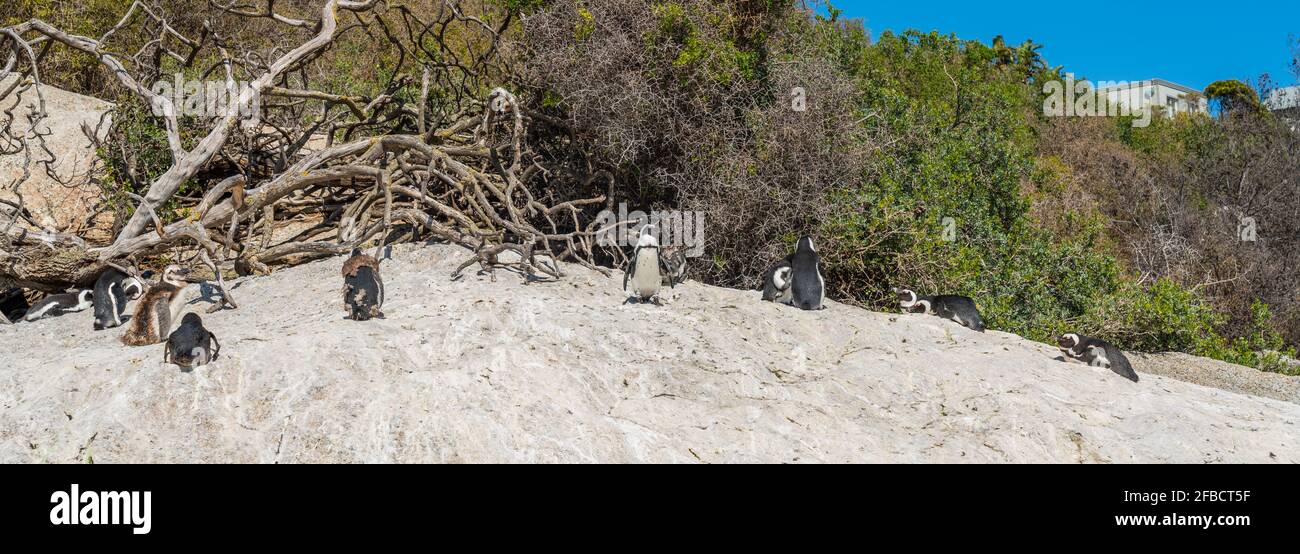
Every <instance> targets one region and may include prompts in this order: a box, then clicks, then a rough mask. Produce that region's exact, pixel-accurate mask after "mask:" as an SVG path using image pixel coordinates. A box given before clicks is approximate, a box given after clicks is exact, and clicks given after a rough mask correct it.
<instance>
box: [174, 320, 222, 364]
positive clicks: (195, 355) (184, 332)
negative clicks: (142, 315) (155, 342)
mask: <svg viewBox="0 0 1300 554" xmlns="http://www.w3.org/2000/svg"><path fill="white" fill-rule="evenodd" d="M220 352H221V343H220V342H217V336H216V335H213V334H212V333H211V332H210V331H208V330H207V328H205V327H203V318H200V317H199V314H196V313H188V314H185V317H184V318H182V319H181V324H180V326H179V327H177V328H176V330H175V331H172V333H171V335H170V336H168V337H167V346H166V347H165V348H163V360H164V361H165V362H167V363H170V364H176V365H178V366H180V367H181V369H184V370H189V369H194V368H195V367H202V366H205V365H208V363H209V362H211V361H213V360H216V359H217V355H218V354H219V353H220Z"/></svg>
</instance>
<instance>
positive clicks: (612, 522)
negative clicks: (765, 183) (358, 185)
mask: <svg viewBox="0 0 1300 554" xmlns="http://www.w3.org/2000/svg"><path fill="white" fill-rule="evenodd" d="M3 471H4V475H5V476H6V477H7V479H5V488H6V489H7V490H6V494H5V495H4V498H5V500H4V502H3V507H2V508H0V529H3V530H4V531H6V534H7V535H8V536H9V537H12V538H16V539H22V538H31V539H36V540H58V541H72V542H90V543H93V544H101V545H109V544H112V545H117V544H125V545H140V546H146V545H148V546H153V547H160V548H166V547H173V546H177V545H180V544H186V545H194V544H195V543H194V539H195V538H196V537H201V538H202V540H201V543H200V544H201V545H202V546H205V547H213V546H220V545H223V544H230V545H244V546H247V545H249V544H252V543H249V542H248V541H249V540H250V539H249V537H251V536H257V537H261V538H259V539H257V542H256V544H258V545H266V544H274V543H276V542H285V543H292V544H295V545H298V546H304V545H309V544H322V545H326V546H338V543H336V542H335V541H338V540H341V539H352V538H355V539H366V538H374V537H384V538H386V539H406V538H409V539H416V540H421V541H429V540H430V539H431V537H437V538H438V540H439V541H446V540H455V541H457V542H456V544H462V543H461V542H460V541H461V540H474V541H489V542H490V544H491V545H497V546H500V545H502V544H503V543H509V542H516V541H519V542H520V544H521V545H528V546H540V545H542V544H548V545H551V546H555V545H573V546H577V545H582V544H590V545H592V546H600V545H602V544H603V545H604V546H605V547H608V548H615V547H616V546H617V548H618V549H621V548H624V547H626V546H638V547H647V546H651V547H653V546H662V547H674V548H685V547H688V546H690V547H698V546H702V545H703V544H706V543H707V542H715V543H719V544H724V545H728V546H732V547H734V546H738V545H740V544H756V545H760V546H768V547H772V546H775V545H776V544H779V543H780V542H783V541H796V542H795V544H802V545H803V546H804V547H812V546H816V545H818V544H825V545H826V546H827V547H828V548H829V547H830V545H832V544H839V543H841V542H842V541H844V540H855V541H861V540H863V539H864V538H865V536H864V533H869V534H870V536H871V537H872V539H871V540H873V541H874V540H876V539H878V538H889V537H897V538H900V539H908V540H911V541H918V540H920V541H923V542H924V543H925V544H942V543H954V542H955V543H964V544H969V542H970V541H978V542H981V543H983V542H985V541H988V540H998V541H1010V542H1005V543H990V544H1008V545H1010V544H1020V543H1021V541H1028V540H1032V539H1034V538H1035V537H1050V538H1053V539H1054V540H1056V541H1058V542H1055V543H1053V544H1055V545H1059V546H1076V545H1081V544H1088V543H1093V542H1099V543H1108V542H1110V541H1114V540H1127V539H1130V538H1134V539H1137V538H1140V539H1149V540H1156V541H1160V542H1161V543H1162V544H1175V543H1187V544H1193V545H1199V546H1205V545H1208V544H1214V543H1220V542H1221V543H1223V544H1240V543H1239V541H1241V540H1257V539H1259V538H1261V537H1279V538H1281V537H1286V536H1290V534H1291V531H1292V530H1293V529H1294V527H1295V514H1296V501H1297V499H1298V498H1300V496H1298V495H1297V494H1296V493H1297V492H1300V485H1297V484H1296V479H1295V478H1294V474H1293V473H1294V468H1292V467H1289V466H1150V465H1145V466H1120V465H1117V466H1096V467H1092V466H1089V467H1080V466H919V465H918V466H835V467H816V468H809V467H770V466H761V467H713V468H699V467H659V466H656V467H649V466H562V467H537V466H527V467H521V466H472V467H445V466H7V467H5V468H4V470H3ZM596 531H599V532H601V533H619V534H621V533H631V535H628V537H629V538H631V537H634V536H635V537H638V538H636V539H635V541H634V543H632V544H626V545H622V546H619V545H614V544H610V543H608V542H607V541H608V539H599V540H598V539H597V535H596V534H593V533H595V532H596ZM687 537H690V538H689V542H687V543H682V542H677V541H682V540H687ZM855 537H856V538H855ZM182 540H183V541H187V542H185V543H179V542H176V541H182ZM601 541H606V542H601ZM798 541H802V542H798ZM1062 541H1063V542H1062ZM13 544H20V543H13ZM38 544H40V543H38ZM48 544H68V543H66V542H60V543H48ZM438 544H442V542H439V543H438ZM446 544H448V545H450V544H453V543H446ZM475 544H481V545H483V546H487V545H488V544H489V543H481V542H480V543H475ZM913 544H916V543H915V542H913Z"/></svg>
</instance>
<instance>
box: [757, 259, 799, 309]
mask: <svg viewBox="0 0 1300 554" xmlns="http://www.w3.org/2000/svg"><path fill="white" fill-rule="evenodd" d="M792 273H794V269H793V268H791V267H790V258H789V257H786V259H784V260H781V261H780V262H777V264H776V265H774V266H772V268H771V269H768V270H767V275H765V276H764V277H763V300H764V301H766V302H780V303H782V304H789V303H791V302H793V301H794V290H793V289H791V288H790V275H791V274H792Z"/></svg>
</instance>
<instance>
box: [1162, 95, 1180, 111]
mask: <svg viewBox="0 0 1300 554" xmlns="http://www.w3.org/2000/svg"><path fill="white" fill-rule="evenodd" d="M1165 106H1167V107H1168V108H1169V113H1178V99H1177V98H1174V97H1172V96H1170V97H1169V98H1166V99H1165Z"/></svg>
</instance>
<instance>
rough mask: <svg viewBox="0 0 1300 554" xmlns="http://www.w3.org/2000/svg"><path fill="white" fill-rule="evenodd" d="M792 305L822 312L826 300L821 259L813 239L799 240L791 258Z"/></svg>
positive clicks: (805, 237) (802, 238) (803, 238)
mask: <svg viewBox="0 0 1300 554" xmlns="http://www.w3.org/2000/svg"><path fill="white" fill-rule="evenodd" d="M790 269H791V273H790V289H791V293H792V296H793V298H792V299H791V305H793V306H794V307H796V308H799V309H801V310H820V309H822V308H824V306H822V302H823V301H824V300H825V299H826V281H825V280H824V279H822V269H821V257H820V256H818V255H817V248H816V247H814V246H813V240H812V237H809V236H807V235H805V236H803V237H800V238H799V245H798V246H797V247H795V250H794V254H793V255H791V256H790Z"/></svg>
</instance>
